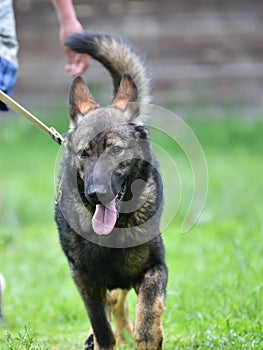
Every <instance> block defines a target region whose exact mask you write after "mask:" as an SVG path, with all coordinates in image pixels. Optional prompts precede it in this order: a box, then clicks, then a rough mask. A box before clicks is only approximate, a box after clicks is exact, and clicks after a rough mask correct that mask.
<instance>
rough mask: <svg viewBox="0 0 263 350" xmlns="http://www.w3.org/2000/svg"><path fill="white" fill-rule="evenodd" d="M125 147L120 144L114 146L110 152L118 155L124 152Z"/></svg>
mask: <svg viewBox="0 0 263 350" xmlns="http://www.w3.org/2000/svg"><path fill="white" fill-rule="evenodd" d="M122 150H123V148H122V147H120V146H113V147H112V148H111V149H110V153H111V154H112V155H114V156H117V155H118V154H120V153H121V152H122Z"/></svg>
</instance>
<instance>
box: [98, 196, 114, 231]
mask: <svg viewBox="0 0 263 350" xmlns="http://www.w3.org/2000/svg"><path fill="white" fill-rule="evenodd" d="M116 221H117V211H116V207H115V199H113V200H112V201H111V202H110V203H108V204H107V206H106V207H104V205H102V204H97V205H96V209H95V213H94V215H93V217H92V227H93V230H94V231H95V233H97V235H108V234H109V233H111V231H112V230H113V228H114V226H115V223H116Z"/></svg>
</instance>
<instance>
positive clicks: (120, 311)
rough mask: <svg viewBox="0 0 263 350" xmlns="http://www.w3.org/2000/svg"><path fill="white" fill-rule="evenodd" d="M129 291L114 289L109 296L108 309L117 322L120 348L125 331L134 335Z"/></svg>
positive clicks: (117, 337) (123, 341)
mask: <svg viewBox="0 0 263 350" xmlns="http://www.w3.org/2000/svg"><path fill="white" fill-rule="evenodd" d="M128 292H129V291H128V290H122V289H114V290H112V291H111V292H110V293H109V294H108V296H107V304H108V309H109V311H110V312H112V314H113V317H114V321H115V328H116V330H115V335H116V342H117V345H118V346H123V345H124V343H125V338H124V334H123V331H124V329H126V331H127V332H128V334H130V335H131V336H132V335H133V326H132V322H131V320H130V318H129V313H128V305H127V296H128Z"/></svg>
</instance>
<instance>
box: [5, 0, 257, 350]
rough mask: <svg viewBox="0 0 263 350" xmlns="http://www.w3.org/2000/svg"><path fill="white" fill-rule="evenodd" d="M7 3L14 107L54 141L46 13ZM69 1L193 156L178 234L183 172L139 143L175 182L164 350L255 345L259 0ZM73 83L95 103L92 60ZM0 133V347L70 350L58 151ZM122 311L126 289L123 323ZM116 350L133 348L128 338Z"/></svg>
mask: <svg viewBox="0 0 263 350" xmlns="http://www.w3.org/2000/svg"><path fill="white" fill-rule="evenodd" d="M14 3H15V7H16V14H17V31H18V37H19V39H20V40H19V41H20V53H19V60H20V75H19V79H18V84H17V87H16V90H15V92H14V98H16V99H17V100H18V101H19V102H21V103H22V104H23V105H24V106H25V107H26V108H28V109H29V110H31V111H32V112H33V113H34V114H35V115H36V116H37V117H38V118H40V119H41V120H42V121H44V122H45V123H47V124H48V125H49V126H54V127H56V128H57V130H58V131H60V132H61V133H64V132H66V131H67V128H68V122H69V120H68V112H67V108H68V106H67V104H68V103H67V93H68V89H69V86H70V81H71V78H70V77H68V76H67V73H65V72H64V64H65V57H64V54H63V51H62V49H61V48H60V46H59V43H58V26H57V22H56V17H55V14H54V12H53V9H52V6H51V5H50V3H49V2H48V1H45V0H38V1H34V2H33V1H29V0H28V1H23V0H20V1H19V0H16V1H14ZM75 5H76V8H77V10H78V13H79V15H81V16H80V19H81V21H82V23H83V24H84V26H85V27H87V28H90V29H92V30H93V29H100V30H107V31H109V32H115V33H119V34H122V35H125V37H127V38H128V39H129V40H131V41H132V42H133V43H134V44H135V45H136V46H137V47H138V49H139V50H140V51H142V52H144V53H146V54H148V61H149V65H150V70H151V73H152V75H153V78H154V80H153V88H154V102H155V103H156V104H157V105H161V106H163V107H165V108H167V109H169V110H170V111H172V112H174V113H176V114H178V115H179V116H180V117H181V118H183V120H184V121H185V122H186V123H187V125H188V126H189V127H190V128H191V129H192V131H193V132H194V134H195V135H196V137H197V138H198V140H199V142H200V144H201V146H202V148H203V151H204V154H205V157H206V161H207V166H208V173H209V184H208V194H207V201H206V204H205V208H204V210H203V213H202V215H201V217H200V219H199V221H198V222H197V223H196V225H195V226H194V227H193V228H192V229H191V231H189V232H188V233H187V234H185V235H182V234H181V233H180V226H181V223H182V220H183V218H184V215H185V208H186V206H187V204H188V203H189V200H190V197H191V194H192V181H193V179H192V174H191V167H190V166H189V164H188V162H187V159H186V156H185V154H184V152H183V150H181V149H180V148H179V147H178V146H177V145H176V144H174V143H173V142H170V141H169V140H168V139H167V138H166V137H165V136H162V137H160V135H159V134H158V133H157V134H156V133H153V135H152V136H153V141H154V143H157V144H158V145H160V146H161V147H163V148H164V149H165V150H166V151H167V152H168V154H169V155H170V156H171V158H172V159H173V160H174V162H175V164H176V166H177V167H178V171H179V175H180V178H181V180H182V200H181V203H180V207H179V210H178V212H177V215H176V216H175V218H174V220H173V221H172V223H171V224H170V225H169V227H168V228H167V229H166V230H165V231H164V232H163V238H164V241H165V245H166V252H167V264H168V268H169V284H168V289H167V302H166V310H165V313H164V318H163V320H164V332H165V343H164V349H171V350H174V349H197V348H198V349H212V348H213V349H215V348H216V349H253V348H254V349H261V348H262V347H263V335H262V334H263V333H262V316H263V315H262V313H263V311H262V302H263V284H262V272H263V264H262V254H263V243H262V242H263V241H262V234H263V231H262V228H263V226H262V195H263V177H262V152H263V143H262V135H263V120H262V76H263V73H262V72H263V70H262V56H263V43H262V39H261V34H262V32H263V31H262V29H263V28H262V26H263V25H262V21H261V18H262V14H263V5H262V2H261V1H243V0H242V1H231V2H227V1H212V0H211V1H200V2H198V3H197V2H194V1H176V2H174V1H164V2H157V1H107V2H106V1H76V2H75ZM82 15H83V16H82ZM142 23H143V25H144V27H143V28H142ZM85 77H86V79H87V80H88V83H89V86H90V89H91V90H92V92H93V94H94V95H95V97H96V98H97V99H98V100H99V101H102V102H103V103H104V104H108V103H109V101H110V98H111V82H110V79H109V77H108V75H107V73H106V72H105V71H104V70H103V68H101V67H100V66H99V65H98V64H96V63H94V64H93V65H92V67H91V68H90V69H89V71H88V72H87V73H86V75H85ZM105 81H106V83H105ZM160 118H161V115H160ZM0 126H1V130H0V162H1V163H0V164H1V167H0V192H1V199H2V205H1V217H0V219H1V221H0V271H1V272H2V273H3V274H4V276H5V278H6V282H7V288H6V291H5V293H4V298H3V308H4V313H5V318H6V328H3V329H0V349H13V350H17V349H31V350H36V349H39V350H44V349H61V348H63V349H79V348H82V344H83V341H84V339H85V336H86V334H87V331H88V328H89V324H88V320H87V316H86V314H85V311H84V307H83V305H82V302H81V300H80V298H79V296H78V293H77V291H76V289H75V286H74V285H73V282H72V280H71V277H70V274H69V270H68V266H67V262H66V259H65V257H64V255H63V253H62V251H61V249H60V245H59V241H58V235H57V230H56V227H55V223H54V220H53V216H54V214H53V206H54V198H55V182H56V166H57V164H58V162H59V159H60V155H61V152H60V148H59V146H58V145H57V144H55V143H54V142H52V141H51V140H49V139H48V137H47V136H45V135H44V134H42V133H41V132H40V131H38V130H37V129H36V128H35V127H34V126H32V125H31V124H30V123H29V122H28V121H26V120H23V119H22V118H21V117H19V116H17V115H16V114H14V113H13V112H12V111H10V112H8V113H1V114H0ZM57 157H58V158H57ZM162 172H163V173H164V175H165V178H168V181H166V182H165V184H164V186H165V188H166V191H167V193H168V195H169V199H168V201H173V198H174V196H175V197H176V194H174V193H171V192H170V194H169V188H170V185H171V181H173V174H171V170H170V168H169V166H168V167H165V166H164V167H162ZM167 174H168V176H166V175H167ZM169 179H170V180H169ZM167 189H168V190H167ZM135 302H136V298H135V295H134V293H131V297H130V299H129V304H130V313H131V316H132V318H133V319H134V308H135ZM126 348H127V349H133V348H134V347H133V343H132V340H131V339H130V338H127V347H126Z"/></svg>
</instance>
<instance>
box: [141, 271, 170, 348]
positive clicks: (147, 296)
mask: <svg viewBox="0 0 263 350" xmlns="http://www.w3.org/2000/svg"><path fill="white" fill-rule="evenodd" d="M166 284H167V268H166V266H165V265H157V266H155V267H154V268H152V269H150V270H148V271H147V272H146V274H145V275H144V278H143V280H142V281H141V282H140V283H139V284H138V285H136V286H135V290H136V292H137V294H138V300H137V305H136V319H135V329H134V340H135V346H136V350H160V349H162V342H163V332H162V319H161V318H162V312H163V310H164V300H165V288H166Z"/></svg>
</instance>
